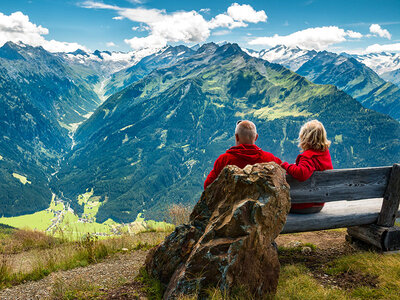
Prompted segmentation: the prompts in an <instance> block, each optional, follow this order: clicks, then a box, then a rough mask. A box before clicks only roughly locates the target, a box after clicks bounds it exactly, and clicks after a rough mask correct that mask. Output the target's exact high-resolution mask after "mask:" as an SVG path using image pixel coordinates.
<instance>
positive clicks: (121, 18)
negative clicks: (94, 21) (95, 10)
mask: <svg viewBox="0 0 400 300" xmlns="http://www.w3.org/2000/svg"><path fill="white" fill-rule="evenodd" d="M112 19H113V20H123V19H125V18H124V17H123V16H116V17H113V18H112Z"/></svg>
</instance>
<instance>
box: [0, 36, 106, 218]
mask: <svg viewBox="0 0 400 300" xmlns="http://www.w3.org/2000/svg"><path fill="white" fill-rule="evenodd" d="M0 90H1V93H0V128H1V133H2V134H1V138H0V182H1V183H0V195H1V197H0V216H3V215H4V216H12V215H20V214H26V213H31V212H34V211H37V210H41V209H45V208H47V207H48V205H49V203H50V200H51V194H52V193H51V191H50V188H49V180H50V176H51V174H52V173H54V172H56V171H57V169H58V164H59V161H60V160H61V157H62V156H63V155H64V154H65V152H66V151H67V150H68V149H70V148H71V139H70V137H69V136H68V134H69V132H68V130H71V129H74V128H76V127H77V124H76V123H78V122H82V121H83V120H85V119H86V118H87V117H88V114H89V113H90V112H92V111H94V110H95V109H96V107H97V106H98V105H99V102H100V99H99V98H98V97H97V95H96V94H95V93H94V92H93V91H92V90H91V88H90V87H89V85H88V84H87V83H86V82H85V81H83V80H82V79H80V78H79V76H77V75H76V74H75V73H74V72H73V71H72V69H70V68H69V67H68V66H66V65H65V64H64V62H63V61H62V60H61V59H60V58H58V57H56V56H55V55H52V54H50V53H49V52H47V51H45V50H44V49H43V48H41V47H31V46H28V45H25V44H15V43H11V42H8V43H6V44H4V45H3V46H2V47H1V48H0Z"/></svg>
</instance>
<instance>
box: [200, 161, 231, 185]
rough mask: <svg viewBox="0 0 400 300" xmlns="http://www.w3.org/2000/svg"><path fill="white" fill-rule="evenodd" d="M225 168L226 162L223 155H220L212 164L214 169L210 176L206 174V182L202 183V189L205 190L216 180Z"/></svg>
mask: <svg viewBox="0 0 400 300" xmlns="http://www.w3.org/2000/svg"><path fill="white" fill-rule="evenodd" d="M225 166H226V162H225V159H224V154H222V155H220V156H219V157H218V158H217V160H216V161H215V163H214V168H213V169H212V170H211V172H210V174H208V176H207V179H206V181H204V189H206V188H207V187H208V186H209V185H210V184H211V183H213V182H214V180H215V179H217V177H218V175H219V173H221V171H222V169H223V168H224V167H225Z"/></svg>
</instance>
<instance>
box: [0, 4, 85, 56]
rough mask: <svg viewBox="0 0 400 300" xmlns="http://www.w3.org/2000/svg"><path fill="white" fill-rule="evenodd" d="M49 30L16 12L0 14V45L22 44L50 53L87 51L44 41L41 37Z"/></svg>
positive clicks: (78, 46) (62, 43)
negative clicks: (41, 48)
mask: <svg viewBox="0 0 400 300" xmlns="http://www.w3.org/2000/svg"><path fill="white" fill-rule="evenodd" d="M48 33H49V30H48V29H47V28H44V27H42V26H41V25H36V24H34V23H32V22H30V21H29V17H28V16H27V15H24V14H23V13H22V12H20V11H17V12H14V13H12V14H10V15H9V16H7V15H5V14H3V13H0V45H3V44H4V43H6V42H8V41H12V42H23V43H25V44H28V45H32V46H42V47H43V48H44V49H46V50H48V51H50V52H71V51H75V50H77V49H79V48H80V49H83V50H87V48H86V47H84V46H82V45H79V44H78V43H68V42H60V41H56V40H50V41H48V40H46V39H45V38H44V37H43V36H44V35H47V34H48Z"/></svg>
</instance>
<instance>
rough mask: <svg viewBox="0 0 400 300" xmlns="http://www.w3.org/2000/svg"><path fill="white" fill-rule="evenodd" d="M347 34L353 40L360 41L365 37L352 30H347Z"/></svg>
mask: <svg viewBox="0 0 400 300" xmlns="http://www.w3.org/2000/svg"><path fill="white" fill-rule="evenodd" d="M346 33H347V35H348V37H349V38H352V39H360V38H362V36H363V35H362V34H361V33H359V32H356V31H352V30H347V31H346Z"/></svg>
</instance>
